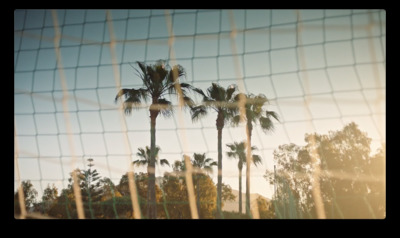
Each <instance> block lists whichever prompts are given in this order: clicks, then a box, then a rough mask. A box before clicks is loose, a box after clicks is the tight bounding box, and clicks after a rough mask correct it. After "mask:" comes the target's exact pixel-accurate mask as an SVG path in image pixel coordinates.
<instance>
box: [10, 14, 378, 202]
mask: <svg viewBox="0 0 400 238" xmlns="http://www.w3.org/2000/svg"><path fill="white" fill-rule="evenodd" d="M169 12H170V13H171V14H172V15H171V18H172V20H173V32H174V36H175V41H174V45H173V46H174V47H173V50H174V53H175V56H176V62H177V63H178V64H181V65H182V66H183V67H184V68H185V69H186V72H187V77H186V81H187V82H189V83H192V84H193V85H194V86H196V87H199V88H201V89H203V90H206V88H207V87H209V86H210V85H211V82H218V83H220V84H221V85H222V86H224V87H227V86H228V85H230V84H232V83H237V82H238V81H237V80H238V79H237V75H236V73H235V68H234V67H235V64H234V63H235V62H234V60H235V57H238V58H237V59H238V60H239V65H240V72H241V76H242V77H243V80H244V81H243V82H244V86H245V90H246V92H251V93H254V94H258V93H263V94H265V95H266V96H267V97H268V98H269V99H270V100H271V103H270V105H269V106H268V110H273V111H276V112H278V113H279V115H280V117H281V119H282V120H281V123H277V124H276V129H275V131H274V132H273V133H269V134H264V133H263V132H262V131H261V130H259V128H258V127H257V126H256V127H255V130H254V133H253V139H252V142H253V145H255V146H257V147H258V148H259V150H258V151H257V153H258V154H259V155H261V157H262V158H263V164H262V165H259V166H258V167H257V168H255V167H252V179H251V189H252V190H251V192H254V193H259V194H262V195H264V196H267V197H271V196H272V190H273V188H272V187H271V186H269V185H268V184H267V182H266V180H265V179H264V178H263V175H264V174H265V170H266V169H273V160H272V152H273V150H274V149H276V148H277V147H278V146H279V145H282V144H287V143H296V144H298V145H304V134H305V133H311V132H313V131H314V129H315V130H316V132H318V133H327V131H328V130H339V129H341V128H342V127H343V126H344V125H345V124H346V123H349V122H351V121H354V122H356V123H357V124H358V125H359V126H360V129H361V130H362V131H366V132H367V133H368V136H370V137H372V138H373V152H375V149H376V148H377V147H378V146H379V145H380V143H381V142H385V141H386V136H385V132H386V131H385V121H386V117H385V114H386V113H385V108H386V99H385V98H386V96H385V95H386V90H385V87H386V85H385V81H386V70H385V69H386V15H385V11H380V10H299V11H296V10H264V9H259V10H241V9H237V10H233V16H234V21H235V27H236V29H237V34H236V38H235V44H236V45H235V46H236V49H237V55H233V53H232V45H231V43H232V39H231V38H230V32H231V24H230V18H229V11H228V10H222V11H220V10H193V9H192V10H175V11H174V10H170V11H169ZM57 16H58V23H59V26H60V30H61V34H62V38H61V42H60V51H61V57H62V63H63V68H64V73H65V77H66V82H67V89H68V91H67V92H68V94H69V96H70V98H69V100H68V109H69V111H68V113H69V116H70V120H71V126H72V133H73V138H74V145H75V150H76V151H75V153H76V156H77V157H78V164H77V167H79V168H85V165H84V162H85V161H84V160H85V159H87V158H89V157H90V156H91V157H93V158H94V163H95V168H96V169H98V171H99V172H100V175H101V176H105V177H110V178H112V179H113V181H115V182H116V183H118V181H119V179H120V178H121V175H122V174H124V173H125V172H126V171H127V169H128V168H127V159H126V150H125V148H124V146H123V143H124V141H123V133H125V132H124V131H122V130H121V125H120V118H119V115H118V112H117V108H118V105H117V104H114V98H115V95H116V93H117V89H116V86H115V80H114V74H113V71H112V61H111V53H110V46H109V45H110V44H109V42H110V36H109V29H108V24H107V21H106V12H105V11H104V10H57ZM111 16H112V19H113V21H112V24H113V30H114V34H115V38H116V40H117V44H116V47H115V50H116V60H117V62H118V69H119V72H120V76H121V78H120V79H121V83H122V86H123V87H140V86H141V81H140V79H139V78H138V77H137V76H136V74H135V70H134V69H133V68H132V67H131V64H132V63H134V62H135V61H145V62H147V63H151V62H154V61H155V60H158V59H167V60H168V59H169V53H170V52H169V50H170V49H169V47H168V37H169V34H168V30H167V24H166V17H165V12H164V10H112V11H111ZM299 19H300V21H298V20H299ZM54 34H55V30H54V24H53V19H52V14H51V11H50V10H16V11H15V12H14V82H15V83H14V118H15V129H16V131H17V137H16V139H17V143H18V148H19V151H18V155H19V158H18V161H19V166H20V173H21V179H23V180H26V179H30V180H31V181H32V182H33V184H34V186H35V188H36V189H37V190H38V191H39V193H41V191H42V190H43V189H45V187H46V186H47V184H48V183H55V184H56V185H57V186H59V187H60V188H61V187H62V186H66V184H67V183H68V182H67V179H68V177H69V172H70V171H71V165H70V161H71V151H70V149H69V146H68V139H67V135H66V133H67V131H66V125H65V121H64V114H63V107H62V101H61V100H62V97H63V91H62V87H61V83H60V82H61V81H60V73H59V71H58V69H57V64H56V54H55V49H54ZM196 99H197V101H199V100H200V98H196ZM306 101H307V102H308V104H306ZM307 105H308V106H307ZM309 113H310V114H311V117H312V118H310V116H309ZM148 114H149V113H148V110H147V109H142V110H138V111H134V112H133V113H132V115H131V116H126V117H125V120H126V123H127V127H128V132H127V133H128V138H129V142H130V148H131V150H132V152H133V154H135V153H136V152H137V148H139V147H145V146H146V145H149V144H150V125H149V118H148ZM177 116H178V112H176V113H175V115H174V116H173V117H171V118H167V119H166V118H162V117H159V118H158V120H157V145H159V146H160V147H161V153H160V157H161V158H166V159H168V160H169V161H170V163H173V162H174V161H175V160H180V159H181V158H182V152H183V147H182V146H183V145H182V141H181V131H182V130H185V133H186V135H187V137H188V140H189V141H188V143H187V145H188V148H187V149H188V150H189V151H190V155H192V154H193V153H194V152H196V153H204V152H206V154H207V156H208V157H211V158H213V159H214V160H217V131H216V128H215V119H216V114H215V113H213V112H211V113H210V114H209V116H208V117H207V118H206V119H204V120H201V121H200V122H198V123H192V122H191V120H190V114H189V112H188V111H186V112H184V113H183V120H184V125H185V127H184V128H183V127H182V126H181V125H179V120H178V118H177ZM310 119H311V120H310ZM245 138H246V137H245V130H244V128H243V127H238V128H232V127H230V126H229V125H227V126H226V127H225V129H224V131H223V142H222V143H223V150H224V155H223V182H224V183H228V184H230V185H231V186H232V188H234V189H238V182H237V180H238V179H237V176H238V171H237V162H236V161H234V160H230V159H228V158H227V156H226V155H225V152H226V151H227V150H226V147H225V144H227V143H232V142H233V141H241V140H243V139H245ZM135 159H137V158H136V156H133V157H132V160H135ZM170 170H171V168H160V169H159V170H158V174H157V175H161V174H162V173H163V172H165V171H170ZM135 171H143V172H144V171H145V168H136V169H135ZM213 179H214V181H215V182H216V173H214V176H213Z"/></svg>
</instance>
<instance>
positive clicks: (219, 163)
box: [217, 128, 222, 218]
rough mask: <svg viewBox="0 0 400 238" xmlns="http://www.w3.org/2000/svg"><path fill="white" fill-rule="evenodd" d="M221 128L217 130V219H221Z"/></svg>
mask: <svg viewBox="0 0 400 238" xmlns="http://www.w3.org/2000/svg"><path fill="white" fill-rule="evenodd" d="M221 196H222V128H221V129H218V183H217V218H222V210H221V209H222V203H221Z"/></svg>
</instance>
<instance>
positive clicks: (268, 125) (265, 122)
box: [259, 117, 275, 132]
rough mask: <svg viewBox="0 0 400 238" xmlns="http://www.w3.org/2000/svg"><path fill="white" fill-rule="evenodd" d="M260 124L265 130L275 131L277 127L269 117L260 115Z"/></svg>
mask: <svg viewBox="0 0 400 238" xmlns="http://www.w3.org/2000/svg"><path fill="white" fill-rule="evenodd" d="M259 121H260V126H261V129H262V130H263V131H264V132H268V131H273V130H274V129H275V125H274V123H273V122H272V120H271V118H269V117H260V119H259Z"/></svg>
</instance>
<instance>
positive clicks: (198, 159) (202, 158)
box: [192, 153, 217, 215]
mask: <svg viewBox="0 0 400 238" xmlns="http://www.w3.org/2000/svg"><path fill="white" fill-rule="evenodd" d="M192 164H193V167H194V168H195V169H196V170H195V174H196V176H195V184H196V194H197V199H196V200H197V211H199V212H200V185H199V182H200V175H201V174H203V173H204V172H206V173H212V171H213V169H212V166H216V165H217V162H215V161H214V160H213V159H211V158H206V154H205V153H203V154H197V153H194V154H193V160H192ZM203 171H204V172H203ZM199 215H200V214H199Z"/></svg>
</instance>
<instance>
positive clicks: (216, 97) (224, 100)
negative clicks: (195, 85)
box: [191, 83, 237, 217]
mask: <svg viewBox="0 0 400 238" xmlns="http://www.w3.org/2000/svg"><path fill="white" fill-rule="evenodd" d="M235 92H237V86H236V85H230V86H228V88H227V89H225V88H223V87H221V86H220V85H219V84H216V83H212V84H211V86H210V87H209V88H208V89H207V94H205V93H203V92H202V91H201V92H200V91H199V93H200V94H201V95H202V96H203V100H202V104H201V105H199V106H193V107H191V114H192V120H193V121H196V120H198V119H199V118H201V117H204V116H205V115H207V112H208V110H209V109H210V110H214V111H215V112H217V120H216V127H217V131H218V183H217V217H221V214H222V211H221V205H222V203H221V195H222V129H223V128H224V125H225V122H228V121H229V120H230V119H231V118H232V116H233V112H234V109H233V106H232V105H233V104H232V103H233V99H234V93H235Z"/></svg>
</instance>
